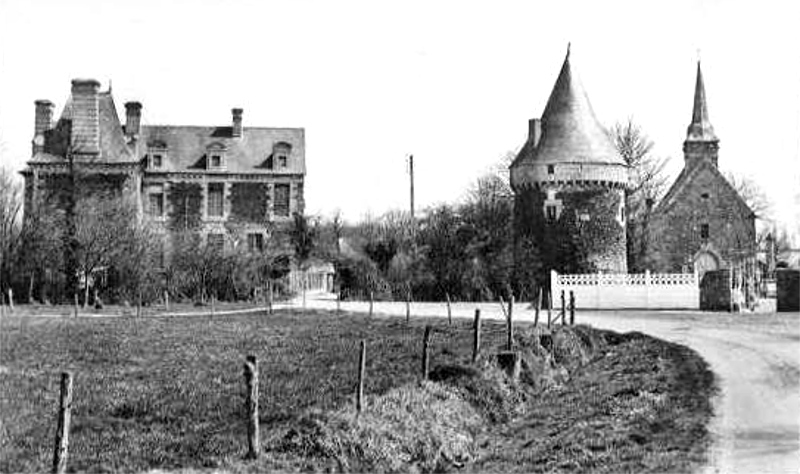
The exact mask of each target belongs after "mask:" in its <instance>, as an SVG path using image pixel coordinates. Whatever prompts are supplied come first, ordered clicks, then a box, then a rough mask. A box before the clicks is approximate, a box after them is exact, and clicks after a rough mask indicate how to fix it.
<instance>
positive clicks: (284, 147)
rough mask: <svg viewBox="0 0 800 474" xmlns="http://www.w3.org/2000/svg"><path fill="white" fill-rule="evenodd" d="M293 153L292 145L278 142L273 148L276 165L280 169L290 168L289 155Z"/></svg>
mask: <svg viewBox="0 0 800 474" xmlns="http://www.w3.org/2000/svg"><path fill="white" fill-rule="evenodd" d="M291 153H292V145H290V144H289V143H286V142H278V143H276V144H275V145H273V147H272V156H273V157H274V164H275V166H276V167H277V168H278V169H281V168H286V167H288V166H289V155H291Z"/></svg>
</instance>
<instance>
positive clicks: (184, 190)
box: [167, 182, 203, 231]
mask: <svg viewBox="0 0 800 474" xmlns="http://www.w3.org/2000/svg"><path fill="white" fill-rule="evenodd" d="M167 201H168V202H169V207H168V208H169V227H170V229H171V230H174V231H180V230H191V229H197V228H198V227H199V226H200V221H201V219H202V217H203V186H202V185H201V184H199V183H180V182H178V183H171V184H170V185H169V192H168V193H167Z"/></svg>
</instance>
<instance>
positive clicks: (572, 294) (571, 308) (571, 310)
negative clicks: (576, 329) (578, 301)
mask: <svg viewBox="0 0 800 474" xmlns="http://www.w3.org/2000/svg"><path fill="white" fill-rule="evenodd" d="M569 325H570V326H574V325H575V292H574V291H573V290H569Z"/></svg>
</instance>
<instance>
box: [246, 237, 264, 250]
mask: <svg viewBox="0 0 800 474" xmlns="http://www.w3.org/2000/svg"><path fill="white" fill-rule="evenodd" d="M247 249H248V250H250V251H251V252H261V251H263V250H264V235H263V234H247Z"/></svg>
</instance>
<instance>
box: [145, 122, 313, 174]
mask: <svg viewBox="0 0 800 474" xmlns="http://www.w3.org/2000/svg"><path fill="white" fill-rule="evenodd" d="M304 135H305V134H304V130H303V129H302V128H261V127H244V128H243V129H242V136H241V137H239V138H234V137H233V136H232V134H231V127H230V126H227V127H213V126H210V127H203V126H185V125H144V126H142V131H141V134H140V137H139V142H140V153H141V154H142V156H141V157H140V158H144V157H145V154H146V153H148V146H149V147H151V149H152V148H160V147H164V146H165V147H166V153H165V155H166V156H165V161H164V163H163V166H162V167H161V168H160V169H159V170H158V171H164V172H180V171H186V172H191V171H206V160H207V159H208V157H207V155H208V151H209V149H210V147H215V148H216V149H223V150H224V151H223V153H224V156H225V158H224V159H225V167H224V169H223V170H220V172H223V173H224V172H227V173H254V174H259V173H263V174H298V173H305V158H304V157H305V138H304ZM279 142H284V143H288V144H289V145H290V146H291V151H290V153H289V154H288V155H287V158H288V159H287V167H286V168H280V167H279V166H278V163H277V162H275V163H274V166H273V168H272V169H268V168H267V167H266V161H267V158H269V157H270V156H271V155H272V152H273V146H274V145H275V144H276V143H279ZM209 171H210V172H213V170H209Z"/></svg>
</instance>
